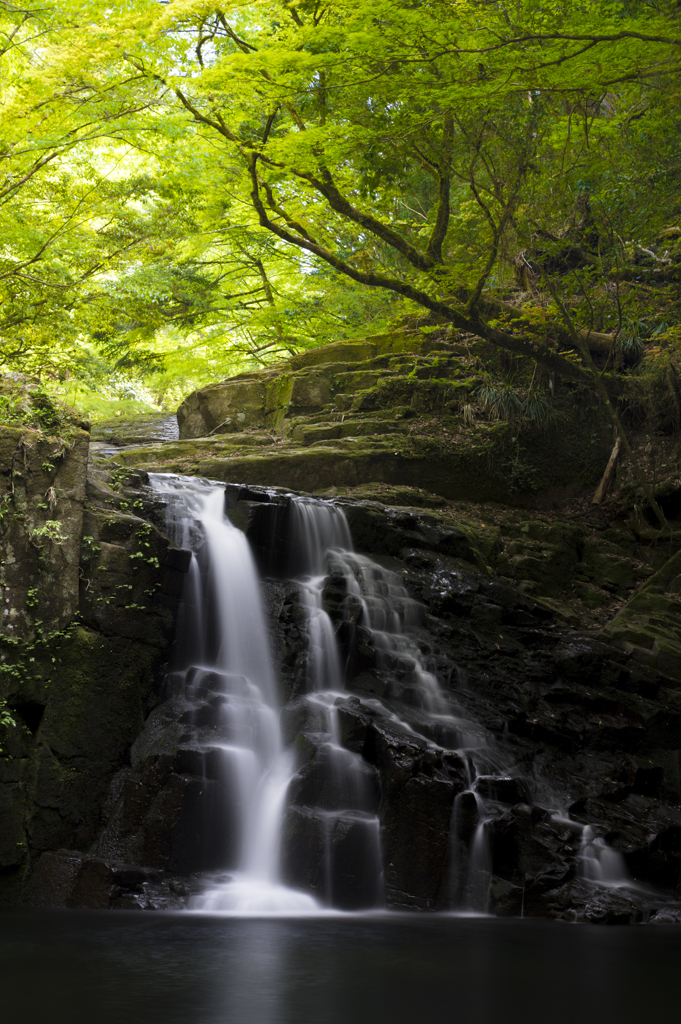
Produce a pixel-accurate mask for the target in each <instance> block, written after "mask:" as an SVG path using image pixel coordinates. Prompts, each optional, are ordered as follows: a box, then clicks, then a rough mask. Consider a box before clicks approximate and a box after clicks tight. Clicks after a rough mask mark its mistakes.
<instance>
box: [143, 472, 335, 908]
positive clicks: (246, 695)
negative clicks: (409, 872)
mask: <svg viewBox="0 0 681 1024" xmlns="http://www.w3.org/2000/svg"><path fill="white" fill-rule="evenodd" d="M150 480H151V485H152V487H153V488H154V489H155V490H156V491H159V492H160V493H162V494H163V496H164V498H165V499H166V500H167V501H168V504H169V517H168V519H169V525H171V526H172V532H173V534H174V536H173V538H172V539H173V540H174V541H175V543H176V544H178V546H180V547H184V548H185V549H186V548H190V549H192V550H193V551H194V554H193V556H192V563H191V566H190V570H189V581H188V591H189V596H188V599H187V600H185V609H184V612H185V615H184V622H180V624H179V628H178V635H179V636H180V637H184V638H186V640H185V649H184V651H183V652H182V656H183V658H184V660H185V661H186V664H185V666H183V667H184V668H187V669H188V668H190V666H191V668H193V669H194V670H195V671H193V672H187V679H188V681H189V687H191V686H193V687H196V685H197V679H198V680H199V684H200V681H201V679H202V678H203V677H204V675H203V674H204V673H205V674H206V675H209V676H210V679H211V681H212V680H215V679H216V678H217V679H218V680H219V681H220V693H221V695H222V696H224V698H225V701H224V703H223V704H222V705H221V707H220V713H221V718H222V723H221V724H222V725H223V727H224V731H225V734H226V736H227V737H228V742H225V743H222V744H219V745H217V746H214V749H215V750H217V751H218V752H219V754H220V755H221V756H222V758H223V759H224V774H225V776H226V777H227V779H228V781H229V784H230V790H231V792H232V793H233V794H234V802H235V804H236V807H237V809H238V812H239V813H238V817H237V821H238V827H239V832H240V836H239V842H238V844H237V846H238V849H237V855H236V865H235V867H236V870H235V871H234V872H232V873H231V874H230V876H229V877H228V878H227V879H226V880H225V881H223V882H221V883H219V884H217V885H215V887H213V888H211V889H208V890H207V891H206V892H205V893H204V894H203V895H202V896H201V897H200V899H199V900H198V901H197V904H196V906H197V909H202V910H215V911H223V912H232V913H239V914H257V913H267V914H271V913H305V912H308V913H309V912H314V911H315V910H316V908H317V903H316V901H315V900H314V899H313V898H312V897H311V896H309V895H308V894H307V893H302V892H298V891H296V890H293V889H290V888H288V887H286V886H283V885H282V884H281V882H280V878H279V846H280V834H281V819H282V815H283V811H284V803H285V800H286V792H287V789H288V786H289V783H290V780H291V776H292V774H293V755H292V753H291V752H290V751H287V750H285V749H284V747H283V744H282V738H281V729H280V725H279V706H278V705H279V702H278V698H277V693H276V687H275V680H274V672H273V668H272V659H271V654H270V645H269V637H268V632H267V629H266V626H265V618H264V615H263V610H262V599H261V594H260V583H259V579H258V575H257V572H256V568H255V564H254V562H253V556H252V554H251V550H250V547H249V544H248V541H247V540H246V537H245V535H244V534H243V533H242V531H241V530H238V529H237V528H236V527H235V526H232V524H231V523H230V521H229V520H228V519H227V517H226V516H225V513H224V501H225V494H224V487H221V486H220V485H217V484H215V485H214V484H208V483H206V482H205V481H200V480H193V479H182V478H178V477H167V476H163V475H156V474H154V475H153V476H152V477H151V478H150ZM197 527H198V528H197ZM202 541H203V543H201V542H202ZM197 669H198V670H199V671H198V672H197V671H196V670H197ZM213 685H214V684H213ZM188 696H191V690H190V692H189V693H188Z"/></svg>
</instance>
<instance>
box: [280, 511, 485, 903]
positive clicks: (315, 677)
mask: <svg viewBox="0 0 681 1024" xmlns="http://www.w3.org/2000/svg"><path fill="white" fill-rule="evenodd" d="M291 521H292V527H291V543H292V546H293V548H294V549H295V550H296V551H299V552H300V553H301V555H302V558H303V562H304V565H305V566H306V568H307V569H308V571H309V572H310V576H309V577H308V578H307V579H305V580H304V581H303V582H302V583H301V592H302V596H303V601H304V604H305V607H306V609H307V613H308V620H309V628H310V652H309V662H308V686H309V689H310V691H311V696H310V697H309V699H310V700H311V701H315V702H318V703H321V704H322V705H323V706H324V707H325V708H326V711H327V733H328V740H327V743H328V747H329V753H330V755H331V757H333V759H334V760H335V763H336V765H337V767H338V770H339V771H344V772H345V774H346V776H347V777H348V778H350V777H352V776H353V775H354V776H355V777H356V778H357V779H360V778H361V769H360V767H359V762H360V761H361V758H359V757H358V756H357V755H353V754H351V753H350V752H349V751H347V750H343V748H342V747H340V746H339V745H338V727H337V724H336V718H335V716H336V715H337V711H336V708H335V707H334V702H335V701H342V700H343V698H344V697H347V691H346V688H345V684H344V676H345V673H344V672H343V668H342V666H341V659H340V654H339V649H338V642H337V634H336V631H335V629H334V626H333V623H332V621H331V619H330V617H329V615H328V614H327V612H326V611H325V610H324V607H323V603H324V602H323V592H324V587H325V584H326V581H327V579H328V578H329V576H330V578H331V579H332V580H334V581H335V585H336V589H337V590H340V592H341V593H342V594H344V597H343V599H342V604H341V609H340V610H341V615H342V619H343V620H344V622H345V623H346V624H348V623H349V624H351V625H353V626H354V628H362V629H365V630H367V631H368V633H369V635H370V642H371V646H372V647H373V649H374V650H375V652H376V662H377V668H378V669H379V671H380V670H383V671H387V672H389V673H390V675H391V676H392V677H393V678H394V679H396V680H399V684H400V690H401V692H400V699H401V700H402V701H403V702H405V703H407V704H409V705H411V706H412V707H413V709H414V713H413V716H412V718H413V721H412V722H411V723H409V722H407V721H405V720H404V719H401V718H399V716H397V715H395V714H394V713H392V714H390V717H391V718H392V719H393V720H394V721H395V722H396V724H397V725H398V726H399V728H400V729H401V730H404V731H405V732H407V733H411V734H413V735H416V736H419V737H420V738H423V739H426V742H427V743H428V745H429V746H430V747H432V748H438V749H446V750H454V751H457V752H458V753H459V754H461V755H462V756H463V757H464V758H465V760H466V764H467V766H468V773H469V783H470V791H469V793H468V795H469V796H471V797H472V800H473V802H474V806H475V809H476V812H477V813H476V815H475V817H476V825H475V828H474V833H473V835H472V837H470V839H469V841H468V842H467V843H466V857H465V859H466V865H465V868H464V869H463V870H462V867H461V860H462V858H460V857H459V858H456V861H457V869H456V873H457V874H458V876H459V877H458V883H455V885H454V886H453V888H455V889H457V894H456V897H455V904H456V906H458V907H460V908H461V909H466V910H472V911H484V910H485V909H486V905H487V891H488V888H489V881H490V878H491V852H490V848H489V842H488V837H487V830H486V815H485V810H484V801H483V800H482V798H481V797H480V796H479V795H478V794H477V793H475V792H474V790H475V782H476V779H477V777H478V774H479V773H478V768H477V767H476V761H475V759H474V757H473V753H474V752H475V751H477V752H478V753H481V752H482V751H483V750H484V751H485V752H486V753H487V755H488V757H487V761H489V755H490V754H491V753H492V751H491V750H490V749H489V741H488V737H487V736H486V735H485V733H484V730H481V729H480V727H478V726H476V725H475V724H474V723H472V722H469V721H467V720H466V719H465V718H462V717H459V716H456V715H454V714H453V713H452V710H451V708H450V706H449V704H448V702H447V700H446V699H445V696H444V694H443V693H442V690H441V688H440V685H439V682H438V679H437V676H436V675H435V674H434V673H433V672H431V671H429V670H428V669H427V668H426V666H425V662H424V657H423V655H422V653H421V650H420V648H419V646H418V642H417V638H416V635H415V634H416V630H417V629H418V626H419V621H420V615H421V607H420V605H419V604H418V602H417V601H415V600H414V599H413V598H412V597H410V595H409V594H408V592H407V590H406V588H405V587H404V585H403V584H402V581H401V580H400V578H399V576H398V575H397V574H396V573H394V572H391V571H390V570H388V569H385V568H383V567H382V566H380V565H379V564H378V563H376V562H374V561H373V560H372V559H370V558H367V557H366V556H363V555H359V554H357V553H356V552H354V551H353V550H352V539H351V536H350V530H349V528H348V525H347V520H346V518H345V515H344V513H343V512H342V510H341V509H339V508H338V507H337V506H333V505H329V504H327V503H324V502H320V501H314V500H308V499H294V500H293V501H292V503H291ZM363 703H364V705H365V706H368V707H373V708H375V709H376V710H378V711H380V712H381V713H382V714H383V715H386V713H387V709H386V707H385V706H384V705H383V704H382V703H381V702H380V701H379V700H378V699H375V698H364V700H363ZM484 767H485V768H487V767H488V763H487V762H485V765H484ZM340 813H341V814H342V813H343V812H342V811H341V812H340ZM345 813H347V808H346V809H345ZM456 818H457V807H455V809H454V819H455V820H456ZM455 828H456V824H455ZM375 834H376V837H378V835H379V832H378V820H377V819H376V833H375ZM456 838H458V837H457V836H456V835H455V841H456ZM376 842H378V838H377V839H376ZM376 860H377V862H378V856H376Z"/></svg>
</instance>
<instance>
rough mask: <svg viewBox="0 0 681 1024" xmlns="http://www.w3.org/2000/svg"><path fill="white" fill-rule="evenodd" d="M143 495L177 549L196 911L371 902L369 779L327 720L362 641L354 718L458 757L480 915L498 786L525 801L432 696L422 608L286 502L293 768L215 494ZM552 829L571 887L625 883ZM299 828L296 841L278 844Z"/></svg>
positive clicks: (376, 879) (310, 515)
mask: <svg viewBox="0 0 681 1024" xmlns="http://www.w3.org/2000/svg"><path fill="white" fill-rule="evenodd" d="M150 483H151V485H152V487H153V488H154V489H155V490H156V492H158V493H159V494H160V495H161V496H162V498H163V500H164V502H165V504H166V520H167V529H168V532H169V535H170V537H171V540H172V541H173V542H174V543H175V544H176V545H177V546H178V547H181V548H183V549H185V550H190V551H191V552H192V556H191V563H190V566H189V571H188V573H187V579H186V584H185V588H184V591H183V597H182V603H181V606H180V613H179V622H178V631H177V642H176V646H175V659H174V664H173V666H172V671H171V673H170V675H169V684H168V685H169V686H170V689H171V691H172V693H174V694H175V695H176V697H177V699H178V701H179V702H180V712H181V716H180V718H179V722H180V724H181V725H182V726H183V728H184V729H185V730H186V732H185V734H184V735H183V736H182V744H183V747H182V751H183V754H184V755H186V757H187V758H188V763H191V766H192V767H191V768H190V769H188V771H190V774H194V775H196V774H199V775H201V774H202V775H203V778H204V786H203V788H202V790H201V795H202V797H203V804H202V814H203V820H202V822H201V824H200V826H199V828H200V830H201V834H202V837H203V838H202V843H203V846H202V852H201V863H202V870H203V872H204V876H205V878H206V880H207V882H208V884H207V886H206V888H205V890H204V892H203V894H202V895H201V896H200V897H197V898H196V899H195V900H194V903H193V906H194V907H195V908H196V909H200V910H204V911H217V912H222V913H232V914H242V915H254V914H267V915H271V914H276V913H283V914H315V913H320V912H322V911H323V910H324V908H329V907H335V908H338V907H340V908H341V909H350V910H357V909H372V908H380V907H382V906H384V903H385V899H384V879H383V860H382V854H381V829H380V821H379V816H378V810H379V801H380V783H379V782H378V776H377V773H376V770H375V769H374V768H372V767H371V765H369V764H367V763H366V762H365V761H364V759H363V757H362V756H361V754H359V753H355V752H353V751H352V750H349V749H347V748H346V747H344V746H343V745H342V742H341V728H340V724H339V707H341V706H344V705H347V702H348V700H351V699H354V700H355V701H356V700H357V698H356V697H355V696H354V694H351V693H350V692H349V691H348V688H347V685H348V681H349V678H350V677H351V675H352V672H351V666H350V665H349V663H348V659H349V658H351V654H350V652H351V651H352V650H354V649H355V648H356V646H357V643H358V642H361V643H364V644H365V645H366V646H367V648H370V649H371V651H372V658H373V664H374V665H375V670H376V672H377V674H378V675H379V676H383V677H384V678H385V679H387V680H389V681H390V682H389V687H390V693H389V695H386V696H385V697H380V696H375V695H372V694H370V695H366V694H365V693H363V694H362V696H361V704H362V706H363V707H364V708H365V709H367V710H368V711H369V712H371V713H373V714H376V715H379V716H380V717H381V718H382V719H383V720H384V721H385V722H386V723H387V722H390V723H393V725H394V726H395V727H396V729H397V732H398V733H402V734H407V735H411V736H413V737H414V738H415V739H417V741H418V743H419V744H420V745H421V746H422V748H423V747H426V748H430V749H431V750H434V751H440V752H442V751H449V752H452V751H453V752H455V753H456V754H457V755H458V758H459V763H460V764H461V765H463V770H464V775H465V776H467V779H466V784H465V789H464V790H463V791H462V792H459V793H458V795H457V796H456V797H455V798H454V801H453V807H452V814H451V835H450V858H449V859H450V866H451V871H450V875H451V878H450V887H449V888H450V906H451V907H452V908H453V909H456V910H459V911H464V912H476V913H484V912H486V911H487V909H488V899H489V887H490V882H491V878H492V865H493V857H492V853H493V851H492V848H491V844H490V826H493V824H494V819H495V816H498V815H499V813H503V806H502V805H504V804H505V803H507V802H508V794H509V792H510V791H511V790H512V791H513V793H514V794H516V795H515V796H514V797H513V799H514V800H516V801H519V802H527V803H532V799H531V795H530V793H529V790H528V789H527V785H526V783H525V782H524V781H523V780H522V779H519V778H517V777H513V775H511V774H509V772H510V771H512V769H513V760H512V758H510V757H509V753H508V751H505V750H504V748H503V744H501V745H500V744H498V743H496V742H495V741H494V740H493V738H492V736H491V735H490V734H489V733H488V732H487V731H486V730H485V729H484V728H483V727H482V726H480V725H479V724H478V723H476V722H474V721H471V720H470V719H469V718H468V717H466V715H465V713H457V710H458V709H457V707H456V699H455V694H451V693H445V692H444V691H443V689H442V688H441V686H440V682H439V678H438V672H439V671H440V670H439V669H438V668H437V658H436V657H435V654H434V651H433V649H432V645H431V641H430V640H429V639H428V637H427V635H426V633H425V632H424V631H423V630H422V629H421V627H420V622H421V616H422V607H421V606H420V605H419V603H418V602H417V601H415V600H414V599H413V598H412V597H411V596H410V594H409V593H408V591H407V589H406V587H405V586H404V583H403V582H402V579H401V578H400V576H399V575H398V574H397V573H396V572H394V571H392V570H390V569H387V568H384V567H383V566H381V565H380V564H378V563H377V562H375V561H373V560H372V559H370V558H368V557H366V556H364V555H361V554H358V553H357V552H355V551H353V548H352V540H351V536H350V530H349V527H348V523H347V520H346V517H345V514H344V513H343V511H342V509H340V508H339V507H338V506H335V505H332V504H331V503H329V502H325V501H321V500H317V499H310V498H301V497H296V496H293V495H290V496H288V501H287V509H288V532H287V534H286V536H284V537H283V541H284V544H283V546H284V547H285V548H286V549H288V551H289V552H290V557H288V556H287V557H286V558H285V559H284V562H285V563H286V564H287V565H289V566H291V565H293V566H295V570H296V577H295V580H294V581H293V582H294V584H295V586H297V588H298V593H299V596H300V605H301V609H302V612H303V618H304V620H305V623H306V632H307V638H308V646H307V651H306V658H305V670H304V678H303V679H302V680H300V684H301V686H302V690H303V693H302V694H300V695H299V697H297V698H296V701H297V703H296V707H298V706H299V705H300V703H301V702H302V703H303V704H304V705H305V706H306V707H307V709H308V712H309V714H308V715H307V718H306V721H307V722H308V726H307V727H306V728H305V729H304V730H303V732H304V735H305V742H304V744H303V747H301V748H300V751H303V748H304V751H305V753H304V756H303V761H302V762H301V760H300V756H299V753H296V750H295V749H294V747H287V746H286V744H285V742H284V740H283V732H282V726H281V722H280V715H281V708H280V705H279V699H278V694H277V682H276V679H275V672H274V668H273V663H272V657H271V652H270V640H269V636H268V631H267V627H266V622H265V615H264V612H263V607H262V600H261V584H260V580H259V577H258V573H257V571H256V567H255V563H254V560H253V555H252V553H251V549H250V546H249V543H248V540H247V538H246V536H245V534H244V533H243V532H242V531H241V530H239V529H237V528H236V527H235V526H234V525H232V523H231V522H230V521H229V519H228V517H227V516H226V514H225V491H224V485H220V484H213V483H209V482H207V481H202V480H195V479H192V478H183V477H174V476H166V475H161V474H154V475H152V476H151V477H150ZM281 539H282V538H281V537H280V543H281ZM353 645H354V646H353ZM429 645H431V646H429ZM360 692H361V691H360ZM394 701H396V702H397V706H398V709H399V710H395V706H394V703H393V702H394ZM289 710H290V707H289ZM296 713H297V712H296ZM287 714H288V711H287ZM310 723H312V724H311V725H310ZM306 759H307V760H306ZM197 766H198V767H197ZM306 772H307V775H306V774H305V773H306ZM504 793H506V796H505V797H504ZM547 795H548V794H547ZM296 816H297V817H296ZM553 817H554V820H556V821H560V822H562V823H563V824H566V825H569V827H570V828H571V829H572V830H573V831H574V832H576V833H581V846H580V853H579V864H580V866H581V867H580V873H581V875H582V877H583V878H585V879H586V880H590V881H593V882H595V883H597V884H601V885H603V884H604V885H616V884H626V871H625V867H624V862H623V859H622V858H621V856H620V855H619V854H618V853H616V851H614V850H612V849H611V848H610V847H609V846H608V845H607V844H606V843H605V841H604V840H603V839H601V838H599V837H597V836H595V835H594V834H593V831H592V830H591V829H590V828H589V827H588V826H580V825H579V824H577V823H576V822H572V821H570V820H569V818H568V817H567V816H566V815H565V814H564V813H562V812H559V811H556V812H554V814H553ZM301 823H302V824H301ZM296 827H298V828H302V830H303V831H302V832H300V833H299V836H298V845H297V846H296V844H295V841H294V842H293V847H291V835H294V838H295V830H296ZM284 832H286V837H287V838H286V841H283V834H284ZM301 836H302V839H301ZM287 844H288V845H287ZM292 850H293V852H292ZM301 851H302V853H303V855H304V857H306V858H307V860H308V862H309V861H310V859H312V860H315V861H316V863H315V864H314V871H313V874H314V879H312V880H311V879H310V877H303V875H304V872H301V871H298V869H297V867H296V864H293V865H292V863H291V861H292V858H293V860H295V857H296V856H298V855H299V854H300V853H301ZM303 890H308V891H303ZM310 893H313V894H314V895H311V894H310Z"/></svg>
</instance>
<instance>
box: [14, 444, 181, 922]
mask: <svg viewBox="0 0 681 1024" xmlns="http://www.w3.org/2000/svg"><path fill="white" fill-rule="evenodd" d="M88 442H89V436H88V434H87V433H86V432H84V431H81V430H74V431H72V432H71V434H70V436H68V438H66V439H64V438H53V437H46V436H45V435H44V434H42V433H41V432H39V431H35V430H30V429H26V428H8V427H2V428H0V502H2V511H3V517H2V522H1V523H0V548H1V550H2V562H3V569H2V580H1V581H0V582H1V586H2V590H1V591H0V593H1V595H2V612H1V613H0V614H2V620H1V631H0V687H1V689H0V700H2V705H1V707H2V712H3V714H4V719H5V723H4V725H3V727H2V729H1V730H0V742H1V744H2V754H1V755H0V900H2V901H5V902H7V901H16V900H20V899H22V898H24V885H25V882H26V878H27V877H28V875H29V873H30V870H31V867H32V866H33V865H34V863H35V861H36V858H37V857H39V856H40V854H41V853H44V852H46V851H56V850H60V849H66V850H71V851H83V852H84V851H86V850H87V849H88V848H89V846H90V845H91V844H92V842H93V841H94V839H95V837H96V835H97V833H98V830H99V828H100V826H101V811H102V804H103V802H104V799H105V797H106V794H107V792H108V790H109V786H110V782H111V778H112V776H113V775H114V773H115V772H117V771H118V770H120V768H121V767H122V766H123V765H125V764H126V763H128V761H129V751H130V747H131V745H132V743H133V741H134V740H135V738H136V736H137V735H138V734H139V732H140V730H141V729H142V727H143V724H144V720H145V718H146V716H147V714H148V713H149V710H150V708H151V707H152V706H153V705H154V702H155V701H157V699H158V697H157V693H158V686H159V680H160V679H161V678H162V677H163V675H164V672H165V666H166V663H167V659H168V654H169V649H170V645H171V643H172V640H173V634H174V614H175V606H176V604H177V599H178V596H179V593H180V590H181V581H182V575H183V574H182V572H181V571H180V570H179V569H178V568H176V567H175V566H174V563H173V560H172V555H171V556H170V559H169V555H168V552H169V542H168V541H167V539H166V538H165V537H164V536H163V535H162V534H161V533H160V532H159V530H158V529H157V528H156V527H155V526H154V525H152V523H150V522H149V521H147V519H146V518H144V517H145V515H148V514H151V512H152V510H151V508H150V507H149V504H148V502H147V501H146V499H143V498H142V496H141V494H140V493H138V492H137V491H136V490H135V487H134V486H133V488H132V489H128V488H126V487H125V482H124V481H120V482H119V483H118V484H117V483H116V481H115V480H112V479H111V477H110V476H109V475H108V474H106V473H101V472H97V470H96V469H94V468H93V467H92V466H90V472H89V474H88ZM127 476H129V474H126V477H127ZM112 483H113V484H114V486H113V487H112V486H110V485H111V484H112ZM133 483H134V482H133Z"/></svg>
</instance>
